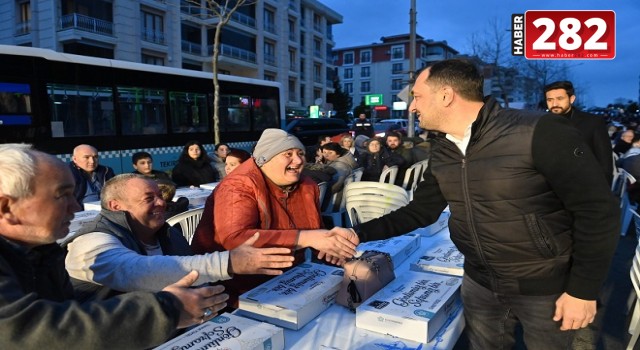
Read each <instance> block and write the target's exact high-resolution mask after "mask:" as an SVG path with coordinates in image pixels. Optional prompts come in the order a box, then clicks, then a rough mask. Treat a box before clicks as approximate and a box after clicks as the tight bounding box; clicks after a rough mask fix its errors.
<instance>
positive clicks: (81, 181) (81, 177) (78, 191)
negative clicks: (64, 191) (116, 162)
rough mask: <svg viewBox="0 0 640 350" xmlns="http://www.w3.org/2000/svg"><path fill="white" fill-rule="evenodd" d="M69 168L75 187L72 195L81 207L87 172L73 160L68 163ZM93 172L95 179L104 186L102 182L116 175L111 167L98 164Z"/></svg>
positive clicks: (85, 188)
mask: <svg viewBox="0 0 640 350" xmlns="http://www.w3.org/2000/svg"><path fill="white" fill-rule="evenodd" d="M69 169H71V174H72V175H73V179H74V180H75V182H76V187H75V188H74V190H73V195H74V197H76V200H77V201H78V204H80V207H82V206H83V205H82V202H83V200H84V196H85V195H86V194H87V181H89V180H90V178H89V174H87V172H86V171H84V170H82V169H80V168H79V167H78V166H77V165H76V163H74V162H71V163H69ZM94 173H95V174H96V179H97V181H98V182H100V184H101V185H102V186H104V183H105V182H107V181H108V180H109V179H110V178H112V177H114V176H116V174H115V173H114V172H113V169H111V168H109V167H107V166H104V165H98V166H97V167H96V170H95V171H94ZM99 195H100V193H98V196H99Z"/></svg>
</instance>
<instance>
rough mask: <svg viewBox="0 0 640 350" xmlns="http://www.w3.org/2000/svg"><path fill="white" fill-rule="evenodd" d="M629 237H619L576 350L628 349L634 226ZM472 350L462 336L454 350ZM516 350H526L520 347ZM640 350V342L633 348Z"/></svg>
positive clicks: (635, 244) (574, 345)
mask: <svg viewBox="0 0 640 350" xmlns="http://www.w3.org/2000/svg"><path fill="white" fill-rule="evenodd" d="M629 231H630V232H629V233H630V234H628V235H626V236H624V237H620V241H619V242H618V248H617V250H616V254H615V256H614V258H613V263H612V265H611V269H610V271H609V276H608V278H607V281H606V282H605V284H604V286H603V289H602V293H601V297H600V300H599V303H598V315H597V316H596V320H595V322H594V323H593V324H592V326H591V327H590V328H588V329H584V330H582V331H580V332H579V333H578V334H577V336H576V339H575V341H574V344H573V349H574V350H621V349H625V348H626V346H627V343H628V342H629V338H630V337H631V336H630V335H629V333H628V332H627V330H628V328H629V319H630V315H628V314H627V312H626V308H627V298H628V297H629V293H630V291H631V289H632V288H633V287H632V286H631V281H630V279H629V270H630V268H631V258H632V257H633V254H634V251H635V248H636V246H637V244H638V242H637V240H636V236H635V234H633V233H634V231H633V227H631V229H630V230H629ZM468 348H469V342H468V340H467V338H466V337H465V335H464V334H463V335H462V337H461V338H460V340H459V341H458V342H457V343H456V345H455V347H454V350H464V349H468ZM516 349H526V347H525V346H524V345H523V344H518V346H516ZM634 349H636V350H640V341H639V342H638V343H637V344H636V346H635V347H634Z"/></svg>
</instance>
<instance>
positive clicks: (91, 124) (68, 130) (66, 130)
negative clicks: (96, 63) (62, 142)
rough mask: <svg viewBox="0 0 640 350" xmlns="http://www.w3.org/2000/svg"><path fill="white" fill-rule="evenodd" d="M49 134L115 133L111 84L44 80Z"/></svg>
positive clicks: (90, 134)
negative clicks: (49, 126) (89, 84)
mask: <svg viewBox="0 0 640 350" xmlns="http://www.w3.org/2000/svg"><path fill="white" fill-rule="evenodd" d="M47 92H48V94H49V102H50V103H51V114H52V115H51V130H52V135H51V136H52V137H70V136H93V135H115V133H116V132H115V115H114V111H113V92H112V90H111V88H107V87H96V86H80V85H64V84H47Z"/></svg>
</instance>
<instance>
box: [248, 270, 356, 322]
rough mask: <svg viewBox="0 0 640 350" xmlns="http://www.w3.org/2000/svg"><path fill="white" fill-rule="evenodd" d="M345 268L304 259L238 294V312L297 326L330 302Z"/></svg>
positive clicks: (255, 317) (312, 317)
mask: <svg viewBox="0 0 640 350" xmlns="http://www.w3.org/2000/svg"><path fill="white" fill-rule="evenodd" d="M343 275H344V270H343V269H342V268H339V267H334V266H328V265H322V264H316V263H309V262H307V263H303V264H300V265H298V266H296V267H294V268H292V269H291V270H289V271H287V272H285V273H283V274H282V275H280V276H277V277H275V278H273V279H271V280H269V281H267V282H265V283H263V284H261V285H259V286H258V287H256V288H254V289H252V290H250V291H248V292H246V293H244V294H242V295H240V298H239V305H238V310H237V311H236V312H237V313H238V314H239V315H242V316H247V317H251V318H254V319H257V320H261V321H266V322H269V323H272V324H275V325H278V326H282V327H286V328H289V329H294V330H298V329H300V328H302V327H304V325H306V324H307V323H308V322H309V321H311V320H312V319H314V318H316V317H317V316H318V315H320V313H322V311H324V310H326V309H327V308H328V307H329V306H331V305H333V304H334V303H335V300H336V294H338V289H339V288H340V283H341V282H342V276H343Z"/></svg>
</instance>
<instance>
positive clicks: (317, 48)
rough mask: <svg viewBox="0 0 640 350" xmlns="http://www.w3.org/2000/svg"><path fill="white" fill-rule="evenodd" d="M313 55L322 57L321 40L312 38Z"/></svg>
mask: <svg viewBox="0 0 640 350" xmlns="http://www.w3.org/2000/svg"><path fill="white" fill-rule="evenodd" d="M313 55H314V56H315V57H318V58H322V40H320V39H313Z"/></svg>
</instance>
